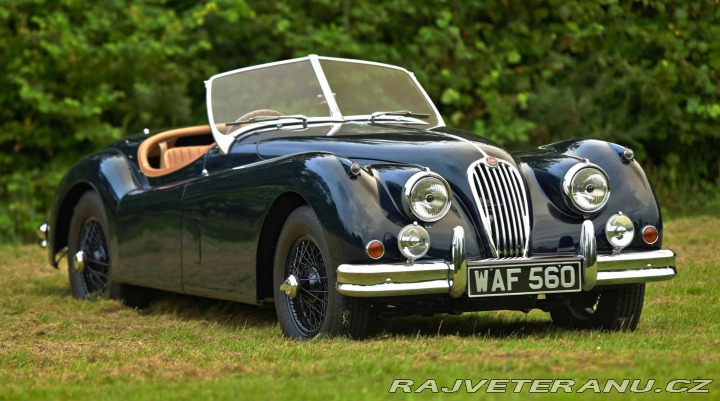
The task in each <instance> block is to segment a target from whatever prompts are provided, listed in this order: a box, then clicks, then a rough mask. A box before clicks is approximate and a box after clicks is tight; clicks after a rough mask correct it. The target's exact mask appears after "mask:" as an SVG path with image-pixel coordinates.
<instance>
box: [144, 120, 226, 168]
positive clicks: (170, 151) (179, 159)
mask: <svg viewBox="0 0 720 401" xmlns="http://www.w3.org/2000/svg"><path fill="white" fill-rule="evenodd" d="M204 135H208V136H210V135H212V132H211V131H210V126H209V125H200V126H196V127H187V128H178V129H174V130H170V131H165V132H161V133H159V134H156V135H153V136H151V137H149V138H147V139H145V140H144V141H143V142H142V143H141V144H140V146H139V147H138V164H139V165H140V170H142V172H143V174H145V175H146V176H148V177H160V176H163V175H166V174H170V173H172V172H175V171H177V170H180V169H181V168H183V167H185V166H187V165H188V164H190V163H192V162H194V161H195V160H197V159H199V158H201V157H202V156H203V155H204V154H205V153H207V152H208V151H209V150H210V149H212V148H213V147H214V146H215V144H212V145H202V146H175V143H176V142H177V140H178V139H179V138H184V137H192V136H204ZM151 156H152V157H159V158H160V163H159V166H157V165H156V166H153V165H151V163H150V157H151Z"/></svg>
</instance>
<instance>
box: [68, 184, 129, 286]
mask: <svg viewBox="0 0 720 401" xmlns="http://www.w3.org/2000/svg"><path fill="white" fill-rule="evenodd" d="M107 239H108V230H107V217H106V215H105V208H104V207H103V204H102V201H101V200H100V197H99V196H98V195H97V194H96V193H95V192H92V191H90V192H86V193H85V194H84V195H83V196H82V197H80V200H79V201H78V203H77V205H75V210H74V211H73V216H72V220H71V221H70V233H69V238H68V240H69V244H68V249H69V251H70V257H69V262H70V264H69V267H70V268H69V275H70V288H71V289H72V293H73V296H75V298H78V299H89V300H93V299H98V298H116V297H117V296H119V287H118V286H117V285H113V283H112V280H111V275H112V269H111V266H110V251H111V250H110V246H109V242H108V240H107Z"/></svg>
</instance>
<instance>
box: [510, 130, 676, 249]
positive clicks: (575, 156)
mask: <svg viewBox="0 0 720 401" xmlns="http://www.w3.org/2000/svg"><path fill="white" fill-rule="evenodd" d="M624 150H625V148H624V147H623V146H620V145H616V144H613V143H609V142H604V141H598V140H569V141H564V142H558V143H555V144H551V145H546V146H543V147H541V148H539V149H538V151H535V152H530V153H525V154H518V155H516V157H517V158H518V160H520V162H521V163H522V169H521V170H522V173H523V174H524V176H525V178H526V180H527V183H528V187H529V189H530V197H531V203H532V210H533V229H532V234H531V235H532V238H531V250H532V253H534V254H540V253H556V252H562V251H569V250H571V249H573V248H577V246H578V244H579V240H580V226H581V224H582V222H583V221H584V220H591V221H592V222H593V224H594V226H595V231H596V232H595V235H596V238H597V245H598V251H601V252H602V251H605V252H609V251H611V250H612V246H611V245H610V243H609V242H608V241H607V239H606V237H605V224H606V223H607V220H608V219H609V218H610V217H611V216H612V215H614V214H616V213H619V212H622V213H623V214H625V215H627V216H629V217H630V218H631V219H632V220H633V223H634V225H635V230H636V231H635V232H636V235H635V238H634V240H633V242H632V243H631V244H630V245H629V246H628V247H627V249H628V250H648V249H661V247H662V218H661V215H660V208H659V207H658V204H657V199H656V197H655V193H654V191H653V188H652V186H651V185H650V182H649V181H648V179H647V176H646V175H645V172H644V171H643V169H642V167H640V165H639V164H638V163H637V162H636V161H634V160H632V161H628V160H624V159H623V157H622V154H623V151H624ZM585 160H587V161H589V162H590V163H593V164H596V165H598V166H600V167H601V168H602V169H603V170H604V171H605V172H606V173H607V175H608V178H609V179H610V198H609V200H608V202H607V204H606V205H605V206H604V207H603V208H602V209H601V210H600V211H598V212H595V213H593V214H589V215H582V214H580V213H577V212H574V211H572V210H570V209H569V208H568V207H567V206H566V204H567V199H566V196H565V194H564V193H563V191H562V180H563V177H564V176H565V173H567V171H568V170H569V169H570V168H571V167H573V166H574V165H576V164H578V163H583V162H584V161H585ZM645 225H654V226H655V227H657V229H658V233H659V235H660V238H659V239H658V241H657V242H656V243H655V244H652V245H648V244H646V243H645V242H643V241H642V239H641V236H640V235H637V234H638V233H639V232H640V230H641V229H642V227H644V226H645Z"/></svg>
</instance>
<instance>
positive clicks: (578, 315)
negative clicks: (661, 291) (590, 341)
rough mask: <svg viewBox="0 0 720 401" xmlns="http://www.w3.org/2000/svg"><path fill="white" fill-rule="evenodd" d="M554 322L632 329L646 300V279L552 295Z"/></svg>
mask: <svg viewBox="0 0 720 401" xmlns="http://www.w3.org/2000/svg"><path fill="white" fill-rule="evenodd" d="M553 300H554V301H556V302H554V304H551V305H552V306H551V307H550V316H551V317H552V320H553V323H554V324H556V325H558V326H562V327H568V328H580V329H592V330H606V331H634V330H635V329H636V328H637V325H638V322H639V321H640V315H641V314H642V308H643V302H644V300H645V283H642V284H629V285H624V286H621V287H615V288H607V289H600V290H597V289H596V290H593V291H589V292H582V293H578V294H573V295H570V296H563V297H555V298H553Z"/></svg>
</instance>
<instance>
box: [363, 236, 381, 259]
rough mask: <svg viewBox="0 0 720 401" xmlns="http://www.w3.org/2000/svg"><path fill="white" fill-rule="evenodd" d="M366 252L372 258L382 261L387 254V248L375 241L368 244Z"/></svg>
mask: <svg viewBox="0 0 720 401" xmlns="http://www.w3.org/2000/svg"><path fill="white" fill-rule="evenodd" d="M365 251H366V252H367V254H368V256H370V257H371V258H373V259H380V258H381V257H382V256H383V255H384V254H385V246H384V245H383V243H382V242H380V241H378V240H376V239H374V240H372V241H370V242H368V244H367V246H366V247H365Z"/></svg>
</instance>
